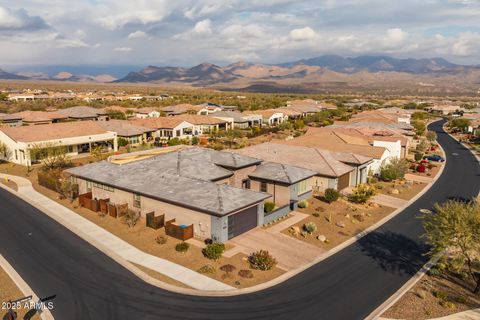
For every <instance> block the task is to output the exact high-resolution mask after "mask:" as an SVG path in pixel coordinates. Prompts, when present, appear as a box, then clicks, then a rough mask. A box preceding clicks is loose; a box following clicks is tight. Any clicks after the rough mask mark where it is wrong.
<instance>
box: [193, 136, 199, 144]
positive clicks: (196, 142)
mask: <svg viewBox="0 0 480 320" xmlns="http://www.w3.org/2000/svg"><path fill="white" fill-rule="evenodd" d="M198 143H199V139H198V137H193V138H192V144H193V145H197V144H198Z"/></svg>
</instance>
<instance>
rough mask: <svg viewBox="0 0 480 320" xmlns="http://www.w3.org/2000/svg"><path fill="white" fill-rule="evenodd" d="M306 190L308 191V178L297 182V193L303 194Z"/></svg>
mask: <svg viewBox="0 0 480 320" xmlns="http://www.w3.org/2000/svg"><path fill="white" fill-rule="evenodd" d="M305 192H307V180H303V181H300V182H299V183H297V194H302V193H305Z"/></svg>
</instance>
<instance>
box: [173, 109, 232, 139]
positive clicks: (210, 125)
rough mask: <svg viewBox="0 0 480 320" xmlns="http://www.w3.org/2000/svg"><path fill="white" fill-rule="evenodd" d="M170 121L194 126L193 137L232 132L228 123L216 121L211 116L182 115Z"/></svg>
mask: <svg viewBox="0 0 480 320" xmlns="http://www.w3.org/2000/svg"><path fill="white" fill-rule="evenodd" d="M169 118H170V119H178V120H182V121H185V122H188V123H191V124H193V135H194V136H199V135H203V134H207V133H210V132H216V131H219V130H230V129H231V125H230V123H229V122H228V121H225V120H221V119H216V118H213V117H210V116H202V115H195V114H182V115H179V116H174V117H169Z"/></svg>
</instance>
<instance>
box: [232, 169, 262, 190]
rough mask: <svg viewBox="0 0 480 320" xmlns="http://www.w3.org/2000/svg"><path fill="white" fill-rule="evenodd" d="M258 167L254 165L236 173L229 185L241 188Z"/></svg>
mask: <svg viewBox="0 0 480 320" xmlns="http://www.w3.org/2000/svg"><path fill="white" fill-rule="evenodd" d="M256 167H257V166H256V165H254V166H249V167H246V168H242V169H239V170H236V171H234V173H233V176H231V177H230V178H229V180H228V184H229V185H231V186H234V187H237V188H241V187H242V181H243V180H245V179H249V177H248V175H249V174H251V173H252V172H253V171H255V169H256Z"/></svg>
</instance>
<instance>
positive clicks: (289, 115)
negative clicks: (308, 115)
mask: <svg viewBox="0 0 480 320" xmlns="http://www.w3.org/2000/svg"><path fill="white" fill-rule="evenodd" d="M275 110H277V111H278V112H281V113H283V115H284V117H285V120H295V119H299V118H302V117H304V114H303V112H302V111H299V110H296V109H292V108H289V107H286V108H285V107H284V108H277V109H275Z"/></svg>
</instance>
